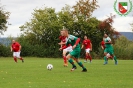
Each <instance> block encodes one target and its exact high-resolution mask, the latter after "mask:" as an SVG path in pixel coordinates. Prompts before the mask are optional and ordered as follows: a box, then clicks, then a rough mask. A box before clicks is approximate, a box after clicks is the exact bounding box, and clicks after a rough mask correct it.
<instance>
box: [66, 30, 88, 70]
mask: <svg viewBox="0 0 133 88" xmlns="http://www.w3.org/2000/svg"><path fill="white" fill-rule="evenodd" d="M63 36H66V38H67V41H66V45H69V44H71V45H72V49H73V51H72V52H70V53H69V54H68V55H67V56H66V58H67V59H68V61H69V62H70V63H71V64H72V69H71V71H74V70H75V69H77V67H76V65H75V64H74V62H73V60H72V59H71V58H74V59H75V61H76V62H77V63H78V65H79V66H80V67H82V69H83V70H82V72H87V69H86V68H85V67H84V66H83V64H82V62H80V60H79V56H80V51H81V49H80V44H79V42H80V38H77V37H75V36H73V35H69V34H68V30H67V29H63Z"/></svg>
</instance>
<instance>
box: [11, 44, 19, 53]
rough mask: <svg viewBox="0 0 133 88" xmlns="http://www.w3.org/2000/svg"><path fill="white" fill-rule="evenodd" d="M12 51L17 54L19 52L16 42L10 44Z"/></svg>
mask: <svg viewBox="0 0 133 88" xmlns="http://www.w3.org/2000/svg"><path fill="white" fill-rule="evenodd" d="M12 50H13V51H14V52H18V51H19V50H20V44H19V43H18V42H15V43H13V44H12Z"/></svg>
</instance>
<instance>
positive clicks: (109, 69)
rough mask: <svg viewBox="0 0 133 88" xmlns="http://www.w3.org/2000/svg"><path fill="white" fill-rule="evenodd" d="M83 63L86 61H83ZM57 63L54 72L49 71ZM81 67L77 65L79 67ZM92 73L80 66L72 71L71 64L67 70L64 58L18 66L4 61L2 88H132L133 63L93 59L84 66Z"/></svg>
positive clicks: (0, 78)
mask: <svg viewBox="0 0 133 88" xmlns="http://www.w3.org/2000/svg"><path fill="white" fill-rule="evenodd" d="M81 61H82V62H83V60H81ZM49 63H51V64H53V66H54V68H53V70H52V71H49V70H47V69H46V66H47V64H49ZM76 65H77V64H76ZM84 65H85V66H86V67H87V69H88V72H86V73H85V72H84V73H83V72H81V70H82V69H81V68H80V67H79V66H78V65H77V67H78V68H77V69H76V70H75V71H74V72H70V69H71V65H70V64H69V66H68V67H63V60H62V59H52V58H49V59H48V58H28V57H27V58H25V62H24V63H21V61H20V60H18V63H14V61H13V59H12V58H0V88H132V86H133V61H132V60H119V63H118V65H114V62H113V60H109V64H108V65H103V60H93V62H92V63H91V64H90V63H85V64H84Z"/></svg>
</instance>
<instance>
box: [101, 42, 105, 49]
mask: <svg viewBox="0 0 133 88" xmlns="http://www.w3.org/2000/svg"><path fill="white" fill-rule="evenodd" d="M101 46H103V48H104V49H105V42H104V41H102V42H101Z"/></svg>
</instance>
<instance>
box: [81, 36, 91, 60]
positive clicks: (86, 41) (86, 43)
mask: <svg viewBox="0 0 133 88" xmlns="http://www.w3.org/2000/svg"><path fill="white" fill-rule="evenodd" d="M83 47H85V52H86V54H85V61H84V62H85V63H86V62H87V60H88V59H89V60H90V63H91V61H92V57H91V55H90V51H92V43H91V41H90V40H89V39H88V38H87V36H86V35H85V36H84V40H83V43H82V47H81V49H83Z"/></svg>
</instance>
